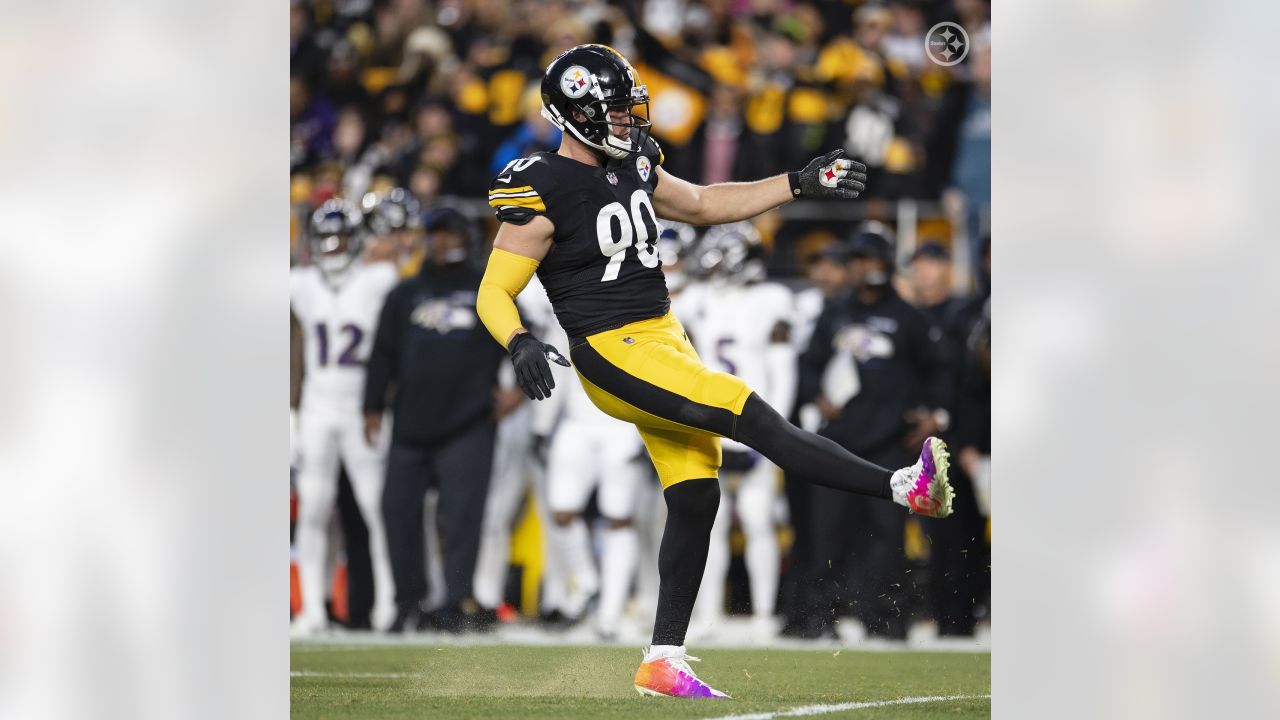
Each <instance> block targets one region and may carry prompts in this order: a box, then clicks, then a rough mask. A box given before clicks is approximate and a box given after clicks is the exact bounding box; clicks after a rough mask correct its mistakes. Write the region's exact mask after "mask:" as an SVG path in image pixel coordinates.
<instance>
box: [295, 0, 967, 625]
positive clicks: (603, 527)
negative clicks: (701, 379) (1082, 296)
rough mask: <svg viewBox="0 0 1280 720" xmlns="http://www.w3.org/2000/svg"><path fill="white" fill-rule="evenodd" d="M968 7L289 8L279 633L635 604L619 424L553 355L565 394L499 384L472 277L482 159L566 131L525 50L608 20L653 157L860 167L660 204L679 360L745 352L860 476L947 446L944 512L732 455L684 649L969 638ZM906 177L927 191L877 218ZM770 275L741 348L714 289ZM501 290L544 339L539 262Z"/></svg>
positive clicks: (632, 521)
mask: <svg viewBox="0 0 1280 720" xmlns="http://www.w3.org/2000/svg"><path fill="white" fill-rule="evenodd" d="M988 17H989V7H988V3H986V2H983V1H981V0H940V1H938V2H924V1H907V0H900V1H898V2H889V3H873V2H843V1H841V0H832V1H829V2H784V1H782V0H743V1H741V2H727V1H713V2H691V1H685V0H650V1H649V2H637V3H607V2H599V1H595V0H588V1H584V2H533V1H532V0H526V1H524V2H519V1H516V2H512V1H508V0H444V1H442V2H436V3H432V2H427V1H425V0H388V1H386V2H376V1H375V0H345V1H344V0H333V1H332V2H325V1H323V0H316V1H315V2H305V1H302V0H295V2H294V3H293V5H292V24H291V53H292V56H291V57H292V77H291V120H292V125H291V168H292V192H291V202H292V211H293V215H292V217H293V220H294V223H293V226H292V231H293V233H292V234H293V237H292V240H293V247H294V262H295V266H294V270H293V275H294V277H293V285H292V298H291V302H292V305H293V307H292V310H293V320H294V332H293V336H292V337H293V345H294V368H293V370H294V372H293V374H292V380H293V384H292V388H291V406H292V409H293V410H294V414H293V419H294V423H295V428H296V431H297V432H296V439H297V441H296V443H294V468H295V473H294V480H295V483H294V484H295V489H296V493H295V498H296V506H295V512H294V520H295V532H294V533H293V539H294V542H295V583H294V587H293V598H292V601H293V602H292V606H293V607H292V610H293V614H294V615H295V621H294V629H295V632H296V633H297V634H299V635H310V634H315V633H317V632H322V631H324V630H325V628H327V627H331V626H332V625H335V624H337V625H345V626H347V627H352V628H372V629H375V630H378V631H390V632H412V631H415V630H429V631H444V632H456V633H463V632H473V631H486V630H490V629H492V628H493V627H495V626H501V625H504V624H506V625H507V626H520V625H525V626H530V627H538V628H543V629H548V630H551V631H555V632H562V631H565V630H566V629H569V628H573V627H590V628H591V629H592V631H593V632H594V635H595V636H596V637H598V638H600V639H604V640H615V639H618V638H619V637H622V638H624V639H629V638H631V637H632V636H636V637H639V635H638V633H639V634H642V632H643V631H644V630H645V628H646V627H647V623H650V622H651V621H652V612H653V609H654V608H653V603H655V602H656V585H657V576H656V567H655V565H656V561H655V559H654V558H655V555H656V549H657V542H658V539H659V535H660V533H661V528H662V521H663V504H662V500H661V492H660V488H659V486H658V482H657V478H656V475H655V474H654V473H653V469H652V466H651V465H649V464H648V461H647V459H645V456H644V455H643V453H642V449H641V448H640V446H639V442H638V438H637V437H636V436H635V432H634V429H633V428H628V427H622V428H620V429H617V430H616V433H617V434H615V435H612V436H610V435H608V432H609V431H608V429H607V428H604V427H603V425H602V424H604V423H608V422H610V420H609V419H608V418H606V417H605V416H603V415H602V414H598V411H595V410H594V408H593V407H592V406H590V403H589V402H588V403H583V402H580V401H581V398H578V401H575V399H574V398H575V395H574V389H575V388H576V386H577V380H576V378H574V377H573V376H572V373H571V371H570V372H569V373H568V374H566V375H564V376H563V377H561V378H560V379H559V381H558V385H557V387H558V388H559V389H558V390H557V393H556V394H555V395H554V396H553V397H554V398H556V399H557V403H550V402H544V403H531V402H528V401H526V400H524V398H523V395H521V393H520V392H519V390H518V389H516V388H515V387H514V382H513V378H512V377H510V374H509V372H508V369H509V368H508V367H507V365H509V364H508V363H506V362H505V360H503V359H502V353H501V348H500V347H499V346H498V345H497V344H496V343H493V342H492V339H491V338H489V336H488V335H487V334H486V332H485V331H484V329H483V327H481V326H480V325H479V323H478V322H477V321H476V319H475V316H474V311H473V305H474V294H473V292H471V291H468V289H467V288H469V287H473V284H474V283H478V277H479V272H480V269H481V268H482V267H483V264H484V257H485V255H486V241H487V239H488V238H490V237H492V230H493V228H494V227H495V226H494V221H493V219H492V218H491V217H490V216H489V215H488V214H487V211H488V207H487V205H486V204H484V201H483V199H482V198H483V197H484V195H483V193H484V192H485V191H486V190H487V189H488V185H489V182H490V180H491V178H492V177H493V176H494V175H495V174H496V173H497V171H498V170H500V169H501V168H502V167H503V166H504V165H505V164H507V163H508V162H510V161H511V160H513V159H516V158H519V157H523V156H526V155H528V154H530V153H532V152H536V151H541V150H554V149H555V148H556V147H557V146H558V144H559V136H558V131H556V130H555V129H554V128H553V127H552V126H551V125H550V124H549V123H548V122H546V121H545V120H543V119H542V118H541V117H540V116H539V114H538V110H539V107H540V98H539V97H538V93H537V86H538V82H539V81H540V79H541V71H542V68H543V67H544V66H545V65H546V63H547V62H548V61H549V60H550V59H551V58H552V57H554V55H555V54H557V53H558V52H560V51H562V50H564V49H567V48H569V47H572V46H573V45H576V44H579V43H582V42H603V43H606V44H609V45H611V46H612V47H615V48H617V49H618V50H619V51H621V52H622V53H623V54H624V55H626V56H627V57H628V58H630V59H631V60H632V61H633V63H634V64H635V65H636V68H637V71H638V73H639V74H640V77H641V78H642V80H643V81H644V82H645V83H646V84H647V85H648V88H649V92H650V95H651V98H652V102H651V108H650V114H651V118H652V120H653V123H654V128H655V135H656V136H657V137H658V138H659V140H660V141H661V142H662V144H663V147H664V149H665V151H666V152H665V154H666V158H667V159H666V168H667V169H668V170H669V171H670V172H672V173H673V174H675V175H678V176H682V177H684V178H686V179H688V180H691V181H694V182H700V183H714V182H721V181H729V180H750V179H757V178H761V177H765V176H767V175H772V174H776V173H779V172H783V171H786V170H793V169H796V168H799V167H801V166H802V165H803V164H804V163H805V162H807V161H808V160H809V159H810V158H811V157H813V156H814V155H817V154H819V153H820V152H822V151H824V150H826V149H829V148H832V147H836V146H844V147H845V148H846V149H848V150H849V151H850V152H851V153H852V154H853V155H854V156H856V157H858V158H860V159H862V160H863V161H864V162H865V163H866V164H867V165H868V166H869V167H870V180H869V183H868V185H869V189H868V193H867V195H866V197H865V198H863V199H860V200H859V201H858V202H854V203H843V204H840V205H839V206H837V205H835V204H828V205H826V206H824V207H822V208H820V211H819V212H816V213H808V214H804V215H803V216H789V215H787V214H786V213H785V212H784V213H778V212H776V211H775V212H774V213H770V214H768V215H766V216H764V217H762V218H759V219H757V220H756V221H755V222H754V223H739V224H735V225H734V226H732V227H730V226H722V227H718V228H709V229H704V228H690V227H683V226H678V225H674V224H670V223H663V225H664V228H665V229H664V230H663V233H662V240H661V243H660V250H661V253H662V262H663V263H664V269H665V270H666V272H667V280H668V286H669V289H670V290H671V293H672V297H673V309H674V311H675V312H676V313H677V315H679V316H680V317H681V320H682V322H683V324H684V325H685V326H686V327H687V328H688V329H689V332H690V335H691V337H692V339H693V341H694V343H695V345H696V346H697V348H698V352H699V354H700V355H701V356H702V357H703V360H704V362H707V363H708V364H709V365H711V366H713V367H714V369H718V370H724V371H727V372H733V373H735V374H740V375H742V376H743V377H746V374H745V373H747V372H750V370H748V369H747V366H748V365H749V364H750V363H751V362H752V360H753V359H754V358H757V357H759V358H765V357H767V358H768V361H767V368H762V369H760V370H759V372H760V373H761V376H760V377H758V378H752V379H751V380H750V382H751V384H752V385H753V387H756V388H757V389H759V390H760V391H761V392H762V394H763V395H764V396H765V397H767V398H769V399H770V402H771V403H773V404H775V405H776V406H777V407H778V409H779V410H786V411H788V412H790V414H791V416H792V419H793V421H794V422H796V423H797V424H800V425H802V426H804V427H806V429H810V430H814V431H817V432H821V433H822V434H824V435H826V436H827V437H831V438H832V439H833V440H835V441H837V442H839V443H841V444H842V445H845V446H846V447H849V449H851V450H853V451H855V452H857V453H859V454H861V455H863V456H866V457H868V458H870V459H872V460H874V461H877V462H879V463H881V464H883V465H885V466H888V467H897V466H899V465H903V464H908V463H909V462H910V461H909V460H905V461H904V459H905V458H906V456H907V455H909V454H910V452H909V450H908V448H910V447H911V446H912V445H913V444H914V445H916V446H917V447H918V443H919V441H920V439H921V438H922V437H923V436H925V435H929V434H934V435H939V436H941V437H943V438H944V439H946V440H947V441H948V443H949V444H950V445H951V447H952V464H953V483H954V484H955V485H956V486H957V503H956V515H955V516H953V517H952V518H949V519H947V520H945V521H926V520H921V519H920V518H917V517H914V516H912V517H909V518H904V517H903V516H902V515H901V514H900V513H899V512H896V511H899V510H900V508H892V507H889V508H887V509H890V510H893V511H895V512H894V513H893V514H892V515H889V514H887V513H882V512H879V510H881V508H878V506H877V504H876V503H870V504H868V503H863V502H859V501H858V500H857V499H853V498H846V497H843V496H839V497H837V496H834V495H832V494H831V493H832V492H833V491H826V490H824V489H821V488H814V487H812V486H809V485H806V484H804V483H799V482H787V481H786V479H785V478H784V477H782V475H781V473H780V472H779V471H778V470H777V468H774V467H773V466H772V465H769V464H768V463H767V462H766V461H763V460H762V459H761V458H759V457H758V456H753V455H752V454H751V453H746V452H741V453H740V452H738V451H737V450H735V449H732V448H727V449H726V464H725V466H724V469H723V471H722V473H721V479H722V484H723V485H724V487H723V492H724V494H725V497H726V498H733V500H732V501H731V502H725V503H722V506H721V507H722V515H723V517H721V518H718V519H717V527H716V530H715V531H714V535H715V537H716V538H718V540H716V541H715V542H713V548H712V554H711V559H710V560H709V565H708V571H707V575H706V578H705V579H704V583H703V588H702V591H701V593H700V600H699V605H698V607H697V608H696V610H695V619H694V625H693V626H692V628H691V641H694V642H699V641H704V640H707V639H713V638H714V639H720V640H726V641H730V642H732V641H735V640H742V639H744V638H742V637H728V636H726V633H728V632H729V631H728V630H727V628H729V627H731V626H732V623H726V618H729V617H732V616H734V615H741V616H743V617H744V618H751V621H750V623H749V624H748V625H747V627H748V630H747V636H746V638H745V639H747V640H750V641H760V642H768V641H771V640H772V639H775V638H777V637H778V636H779V635H783V636H788V637H793V638H807V639H816V638H824V637H834V636H835V635H836V633H837V629H838V628H840V627H842V625H841V623H842V622H845V623H846V624H844V625H843V627H850V626H852V624H853V623H848V622H847V621H849V620H857V621H858V622H859V623H860V624H861V627H863V628H864V629H865V632H866V633H868V634H870V635H873V636H878V637H883V638H886V639H889V640H901V639H903V638H905V637H906V633H907V630H908V628H909V627H910V626H911V625H912V624H913V623H914V622H916V621H929V622H932V623H933V625H934V626H935V627H936V628H937V631H938V632H939V633H940V634H943V635H956V636H970V635H972V634H973V633H974V631H975V628H976V626H977V624H978V623H980V622H982V621H983V620H985V619H986V618H987V617H988V616H989V587H990V575H989V567H990V566H989V547H990V546H989V515H990V503H989V494H988V489H989V479H990V473H989V468H990V432H989V427H990V414H989V413H990V338H991V335H990V332H991V324H990V303H989V293H990V232H989V227H988V224H989V220H988V219H989V204H990V114H989V113H990V84H989V81H990V64H989V60H990V54H989V50H990V47H989V28H988ZM943 20H946V21H952V22H955V23H957V24H958V25H959V26H961V27H963V28H965V30H966V32H967V34H968V37H969V38H970V42H971V47H970V48H969V55H968V57H967V58H966V60H965V61H964V62H962V63H959V64H957V65H954V66H950V67H944V66H942V65H939V64H937V63H934V62H932V61H931V60H930V59H929V58H928V57H927V56H926V47H925V34H926V32H927V31H928V30H929V28H931V27H932V26H933V24H934V23H936V22H939V21H943ZM908 199H910V200H917V201H925V202H930V201H933V202H934V204H933V205H931V206H930V205H921V207H936V208H938V210H937V212H936V213H933V214H932V215H930V214H929V213H922V214H920V215H918V216H915V217H914V218H912V225H911V226H910V227H905V226H898V223H897V221H898V220H899V218H900V217H901V216H900V215H899V214H898V213H897V212H896V211H895V209H896V208H897V203H898V202H899V201H903V200H908ZM939 201H940V202H939ZM908 236H909V237H910V238H911V241H910V242H909V243H906V242H905V241H904V240H902V239H901V238H905V237H908ZM469 292H471V294H469ZM766 296H767V297H768V298H769V299H768V300H767V304H768V306H769V307H774V308H776V307H782V308H783V310H784V311H783V312H781V313H780V314H779V315H777V317H776V318H772V319H771V320H770V325H771V327H769V328H766V332H764V333H763V335H759V336H758V337H757V336H751V335H750V333H746V334H743V328H744V327H746V326H747V325H749V324H750V322H749V321H748V322H747V323H743V322H741V321H735V320H733V319H732V318H728V319H726V317H727V316H725V315H724V314H723V313H717V310H716V309H717V308H750V307H752V303H756V302H762V301H761V300H759V299H758V298H764V297H766ZM753 298H755V299H753ZM779 298H781V300H779ZM518 301H519V303H520V307H521V314H522V318H523V319H524V320H525V322H526V324H527V325H529V326H530V327H531V328H533V327H537V329H538V334H539V336H540V337H546V338H554V337H555V332H556V331H557V330H558V326H557V325H556V323H555V320H554V317H553V315H552V314H551V312H550V308H549V306H547V305H546V298H545V293H543V292H542V291H541V290H540V288H538V287H536V282H535V283H534V286H531V287H530V288H529V289H526V291H525V292H524V293H522V294H521V295H520V297H519V299H518ZM771 317H772V316H771ZM753 319H754V318H753ZM913 333H914V334H913ZM757 335H758V334H757ZM921 338H927V341H926V340H922V339H921ZM550 341H551V342H553V343H554V340H550ZM925 345H928V349H927V350H926V349H924V346H925ZM424 368H426V369H424ZM477 388H478V389H477ZM464 395H465V401H464V399H462V398H463V396H464ZM592 413H595V414H594V415H593V414H592ZM384 417H385V418H386V420H387V422H386V423H385V424H384V422H383V418H384ZM597 431H599V432H600V433H603V434H597ZM873 439H874V441H873ZM632 446H634V447H632ZM603 448H611V450H609V451H605V450H604V449H603ZM619 448H630V450H627V451H626V452H621V451H619V450H618V449H619ZM597 450H598V451H599V453H598V455H599V457H597V458H596V459H595V460H592V461H590V462H587V461H585V460H584V459H583V458H586V457H587V456H588V455H591V456H592V457H595V455H593V453H596V451H597ZM835 495H839V494H838V493H837V494H835ZM521 617H523V618H524V619H523V620H521ZM628 629H630V630H628ZM632 631H634V632H632ZM579 639H581V638H579Z"/></svg>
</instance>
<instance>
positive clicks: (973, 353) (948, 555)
mask: <svg viewBox="0 0 1280 720" xmlns="http://www.w3.org/2000/svg"><path fill="white" fill-rule="evenodd" d="M981 245H982V248H983V252H982V258H983V260H982V265H981V266H980V271H981V272H983V273H984V276H985V277H988V278H989V277H990V274H991V240H990V238H989V237H987V238H983V239H982V243H981ZM947 328H948V331H949V332H948V335H949V339H950V342H951V344H952V347H953V348H955V350H954V352H955V354H956V357H957V358H958V367H957V372H956V374H955V378H956V400H955V420H954V427H953V428H952V430H951V432H949V433H947V434H945V435H944V436H943V437H944V438H945V439H946V440H947V442H948V443H950V445H951V448H952V452H953V453H954V455H953V457H954V458H955V460H954V461H953V462H952V467H953V469H954V470H955V476H954V481H953V482H955V483H956V487H957V488H958V490H957V492H956V499H955V503H954V505H953V508H954V512H953V514H952V516H951V517H949V518H947V520H948V521H954V522H948V523H940V522H932V521H928V520H926V521H925V523H926V525H925V527H926V532H928V534H929V537H930V538H931V540H932V552H933V557H934V562H933V567H934V571H933V575H934V577H933V578H932V582H931V586H932V596H933V599H932V604H933V611H934V614H935V616H936V618H937V620H938V633H939V635H942V636H971V635H973V633H974V629H975V626H976V624H977V621H978V620H980V619H984V618H986V617H987V616H988V615H989V613H990V608H989V596H990V592H991V584H990V583H991V575H990V567H991V566H990V538H989V534H988V530H987V520H986V518H987V517H989V515H990V507H989V500H988V498H989V495H990V485H989V483H990V480H989V476H990V472H991V471H990V456H991V295H990V291H989V287H988V290H987V291H985V292H980V293H978V294H976V295H974V296H972V297H968V298H964V299H960V300H956V301H953V303H952V311H951V312H950V313H949V314H948V325H947Z"/></svg>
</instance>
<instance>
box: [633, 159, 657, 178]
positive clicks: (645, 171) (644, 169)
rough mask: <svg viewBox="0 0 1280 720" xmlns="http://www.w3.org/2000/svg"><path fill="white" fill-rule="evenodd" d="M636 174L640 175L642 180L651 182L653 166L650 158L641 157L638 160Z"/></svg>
mask: <svg viewBox="0 0 1280 720" xmlns="http://www.w3.org/2000/svg"><path fill="white" fill-rule="evenodd" d="M636 172H638V173H640V179H641V180H643V181H645V182H649V173H650V172H653V166H652V165H651V164H650V163H649V158H647V157H645V156H643V155H641V156H640V157H638V158H636Z"/></svg>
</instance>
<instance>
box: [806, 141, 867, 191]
mask: <svg viewBox="0 0 1280 720" xmlns="http://www.w3.org/2000/svg"><path fill="white" fill-rule="evenodd" d="M787 180H788V181H790V183H791V196H792V197H807V198H841V199H843V200H852V199H854V198H856V197H858V193H860V192H862V191H863V190H866V189H867V166H866V165H863V164H862V163H860V162H858V161H857V160H854V159H853V158H850V157H848V156H847V155H845V153H844V150H832V151H831V152H829V153H827V154H826V155H823V156H822V157H819V158H814V159H813V160H810V161H809V164H808V165H805V166H804V169H803V170H801V171H800V172H791V173H787Z"/></svg>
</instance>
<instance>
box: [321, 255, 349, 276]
mask: <svg viewBox="0 0 1280 720" xmlns="http://www.w3.org/2000/svg"><path fill="white" fill-rule="evenodd" d="M352 260H353V258H352V256H351V255H348V254H346V253H343V254H341V255H321V256H320V257H318V258H316V265H317V266H318V267H319V268H320V272H322V273H324V274H325V275H326V276H328V277H330V278H338V277H341V276H342V275H344V274H346V272H347V269H348V268H350V267H351V261H352Z"/></svg>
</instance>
